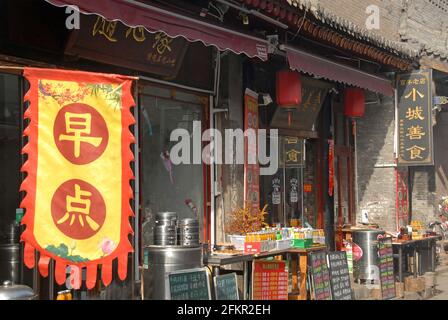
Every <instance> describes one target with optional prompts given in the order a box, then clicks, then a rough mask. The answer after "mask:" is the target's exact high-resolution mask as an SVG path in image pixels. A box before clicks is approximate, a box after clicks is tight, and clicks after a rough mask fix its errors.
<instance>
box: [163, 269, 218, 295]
mask: <svg viewBox="0 0 448 320" xmlns="http://www.w3.org/2000/svg"><path fill="white" fill-rule="evenodd" d="M166 286H167V289H168V292H169V296H170V298H171V300H211V294H210V282H209V277H208V273H207V269H206V268H197V269H186V270H179V271H175V272H170V273H167V277H166Z"/></svg>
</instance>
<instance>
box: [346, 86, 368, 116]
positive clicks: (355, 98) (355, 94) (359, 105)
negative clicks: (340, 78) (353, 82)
mask: <svg viewBox="0 0 448 320" xmlns="http://www.w3.org/2000/svg"><path fill="white" fill-rule="evenodd" d="M365 100H366V96H365V91H364V90H363V89H360V88H346V89H345V91H344V115H345V116H346V117H362V116H364V112H365Z"/></svg>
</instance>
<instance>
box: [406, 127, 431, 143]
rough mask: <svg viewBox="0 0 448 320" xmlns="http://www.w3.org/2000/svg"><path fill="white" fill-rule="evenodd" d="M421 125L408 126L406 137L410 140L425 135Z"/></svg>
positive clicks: (418, 138)
mask: <svg viewBox="0 0 448 320" xmlns="http://www.w3.org/2000/svg"><path fill="white" fill-rule="evenodd" d="M422 129H423V127H420V126H411V127H410V128H408V133H407V134H406V136H407V137H409V139H411V140H420V139H421V138H422V137H423V136H425V135H426V133H425V132H423V131H422Z"/></svg>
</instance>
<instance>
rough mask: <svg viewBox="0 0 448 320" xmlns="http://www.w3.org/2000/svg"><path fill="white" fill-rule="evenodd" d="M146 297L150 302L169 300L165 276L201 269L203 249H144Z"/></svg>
mask: <svg viewBox="0 0 448 320" xmlns="http://www.w3.org/2000/svg"><path fill="white" fill-rule="evenodd" d="M144 254H145V264H147V266H148V268H147V269H145V270H144V275H143V281H144V297H145V299H148V300H168V299H169V296H168V292H166V290H165V276H166V274H167V273H169V272H173V271H177V270H183V269H191V268H200V267H202V266H203V264H202V248H201V247H200V246H196V247H184V246H147V247H145V248H144Z"/></svg>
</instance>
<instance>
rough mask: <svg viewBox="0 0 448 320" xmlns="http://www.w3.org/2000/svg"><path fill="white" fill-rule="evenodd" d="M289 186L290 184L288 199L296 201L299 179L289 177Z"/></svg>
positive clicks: (297, 198)
mask: <svg viewBox="0 0 448 320" xmlns="http://www.w3.org/2000/svg"><path fill="white" fill-rule="evenodd" d="M289 186H290V190H291V191H290V194H289V201H290V202H291V203H297V202H299V191H298V188H299V180H297V179H296V178H291V179H290V180H289Z"/></svg>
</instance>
